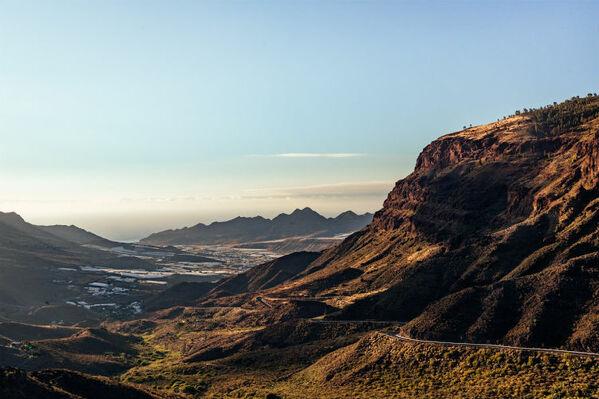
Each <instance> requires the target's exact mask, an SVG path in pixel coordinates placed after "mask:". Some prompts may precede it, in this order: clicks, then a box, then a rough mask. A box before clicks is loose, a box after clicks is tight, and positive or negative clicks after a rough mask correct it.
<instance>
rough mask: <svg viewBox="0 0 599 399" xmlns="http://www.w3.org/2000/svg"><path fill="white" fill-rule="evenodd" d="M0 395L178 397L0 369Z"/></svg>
mask: <svg viewBox="0 0 599 399" xmlns="http://www.w3.org/2000/svg"><path fill="white" fill-rule="evenodd" d="M0 396H2V397H3V398H10V399H29V398H47V399H79V398H88V399H92V398H98V399H100V398H123V397H127V398H131V399H155V398H179V397H180V396H176V395H174V394H173V395H168V394H164V393H160V394H158V393H156V392H152V391H151V390H149V389H144V388H140V387H137V386H132V385H129V384H122V383H118V382H115V381H113V380H110V379H108V378H104V377H94V376H90V375H86V374H82V373H78V372H75V371H69V370H61V369H57V370H43V371H23V370H19V369H14V368H0Z"/></svg>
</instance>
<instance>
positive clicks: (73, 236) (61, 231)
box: [37, 225, 122, 248]
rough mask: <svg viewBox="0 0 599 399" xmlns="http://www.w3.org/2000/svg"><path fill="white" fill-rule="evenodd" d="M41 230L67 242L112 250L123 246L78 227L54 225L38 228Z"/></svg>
mask: <svg viewBox="0 0 599 399" xmlns="http://www.w3.org/2000/svg"><path fill="white" fill-rule="evenodd" d="M37 227H38V228H39V229H40V230H43V231H45V232H47V233H50V234H52V235H55V236H57V237H60V238H62V239H64V240H67V241H72V242H75V243H77V244H81V245H96V246H100V247H105V248H112V247H116V246H119V245H122V244H120V243H118V242H114V241H110V240H107V239H105V238H103V237H100V236H98V235H96V234H94V233H90V232H89V231H87V230H84V229H82V228H80V227H77V226H73V225H71V226H65V225H54V226H37Z"/></svg>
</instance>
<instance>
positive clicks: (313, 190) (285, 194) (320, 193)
mask: <svg viewBox="0 0 599 399" xmlns="http://www.w3.org/2000/svg"><path fill="white" fill-rule="evenodd" d="M393 184H394V182H392V181H369V182H358V183H339V184H322V185H315V186H304V187H288V188H269V189H259V190H250V191H247V192H246V193H245V194H244V195H242V197H243V198H245V199H263V198H270V199H275V198H331V197H333V198H334V197H337V198H341V197H344V198H351V197H381V196H382V197H384V196H386V195H387V194H388V193H389V191H390V190H391V189H392V188H393Z"/></svg>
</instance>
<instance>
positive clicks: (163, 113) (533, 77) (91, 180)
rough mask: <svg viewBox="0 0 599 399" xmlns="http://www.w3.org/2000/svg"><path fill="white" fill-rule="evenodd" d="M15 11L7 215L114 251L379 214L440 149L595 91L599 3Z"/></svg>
mask: <svg viewBox="0 0 599 399" xmlns="http://www.w3.org/2000/svg"><path fill="white" fill-rule="evenodd" d="M0 9H1V11H2V12H1V13H0V33H1V35H0V46H1V47H2V49H3V52H2V54H0V61H1V62H0V87H2V89H1V90H0V118H1V120H2V121H3V130H2V144H3V145H2V147H1V148H0V178H1V179H2V182H3V192H2V193H0V210H1V211H6V212H8V211H15V212H17V213H19V214H20V215H22V216H23V217H24V218H25V219H26V220H28V221H30V222H32V223H36V224H75V225H78V226H80V227H83V228H85V229H88V230H90V231H93V232H95V233H97V234H100V235H103V236H106V237H107V238H112V239H117V240H127V241H130V240H135V239H138V238H141V237H143V236H145V235H147V234H149V233H151V232H155V231H158V230H162V229H166V228H177V227H182V226H189V225H192V224H195V223H198V222H211V221H215V220H226V219H230V218H232V217H235V216H239V215H241V216H255V215H263V216H266V217H272V216H274V215H276V214H279V213H281V212H290V211H292V210H293V209H295V208H303V207H306V206H309V207H311V208H313V209H315V210H316V211H318V212H319V213H322V214H324V215H326V216H333V215H336V214H338V213H340V212H342V211H345V210H353V211H355V212H359V213H363V212H366V211H368V212H374V211H376V210H378V209H380V207H381V206H382V202H383V200H384V199H385V197H386V195H387V193H388V191H389V190H390V189H391V187H392V186H393V184H394V182H395V181H397V180H398V179H400V178H402V177H404V176H405V175H407V174H408V173H410V172H411V171H412V169H413V167H414V164H415V161H416V157H417V156H418V153H419V152H420V151H421V150H422V148H423V147H424V146H425V145H427V144H428V143H429V142H431V141H432V140H433V139H435V138H437V137H439V136H441V135H443V134H445V133H449V132H453V131H457V130H460V129H461V128H462V126H464V125H469V124H473V125H477V124H481V123H487V122H493V121H495V120H496V119H498V118H501V117H503V116H504V115H509V114H511V113H513V112H514V111H515V110H516V109H522V108H523V107H537V106H541V105H545V104H549V103H552V102H553V101H562V100H564V99H566V98H570V97H572V96H575V95H580V96H584V95H586V93H588V92H596V91H598V90H597V84H598V81H597V71H598V70H599V55H598V54H595V55H594V56H589V54H588V49H589V48H595V49H596V48H599V27H598V26H597V23H596V16H597V15H598V13H599V4H597V3H596V2H592V1H580V2H574V3H572V2H559V1H544V2H538V1H531V2H511V1H507V2H468V1H456V2H445V1H430V2H343V3H338V2H277V3H274V2H264V1H255V2H236V3H230V4H229V3H223V2H194V1H181V2H177V3H176V4H171V3H165V2H159V1H144V2H141V1H128V2H96V3H92V2H71V1H58V2H52V3H49V2H42V1H22V2H21V1H20V2H9V3H4V4H3V5H2V6H1V8H0Z"/></svg>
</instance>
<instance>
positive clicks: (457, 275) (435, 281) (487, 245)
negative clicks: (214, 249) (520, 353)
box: [278, 97, 599, 350]
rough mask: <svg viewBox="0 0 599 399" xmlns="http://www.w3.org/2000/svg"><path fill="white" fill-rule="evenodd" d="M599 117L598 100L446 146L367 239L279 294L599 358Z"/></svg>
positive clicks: (356, 313)
mask: <svg viewBox="0 0 599 399" xmlns="http://www.w3.org/2000/svg"><path fill="white" fill-rule="evenodd" d="M598 117H599V98H597V97H589V98H584V99H576V100H572V101H570V102H567V103H564V104H561V105H559V106H557V107H552V108H548V109H544V110H541V111H535V112H532V113H527V114H524V115H519V116H514V117H511V118H508V119H506V120H503V121H500V122H497V123H492V124H489V125H484V126H478V127H474V128H470V129H467V130H465V131H462V132H458V133H453V134H449V135H446V136H443V137H441V138H439V139H438V140H435V141H434V142H432V143H431V144H429V145H428V146H427V147H426V148H425V149H424V151H423V152H422V154H421V155H420V156H419V157H418V161H417V164H416V168H415V170H414V172H413V173H412V174H410V175H409V176H407V177H406V178H405V179H403V180H400V181H398V182H397V184H396V185H395V187H394V189H393V190H392V191H391V193H390V194H389V196H388V198H387V200H386V201H385V203H384V205H383V209H381V210H380V211H379V212H377V213H376V214H375V216H374V220H373V222H372V223H371V224H370V225H369V226H368V227H366V228H365V229H363V230H361V231H360V232H358V233H355V234H353V235H352V236H350V237H349V238H348V239H347V240H345V242H343V243H342V244H340V245H339V246H337V247H335V248H332V249H331V250H329V251H327V252H325V253H324V254H323V255H322V256H321V257H320V258H319V259H317V260H316V261H315V262H313V263H312V265H311V266H310V267H309V268H308V269H307V270H306V272H304V274H303V276H301V277H300V278H298V279H297V281H295V282H294V283H293V284H288V285H286V286H284V287H279V288H278V292H279V293H290V292H294V293H303V294H305V295H311V296H316V295H337V296H341V297H343V298H344V301H345V302H344V303H346V304H347V305H345V306H344V307H343V309H342V310H341V311H340V313H339V315H338V317H340V318H346V319H347V318H360V319H363V318H372V317H374V318H380V319H397V320H403V321H409V323H408V325H407V326H406V327H405V330H406V332H408V333H410V334H412V335H414V336H418V337H428V338H433V337H434V338H450V339H464V340H466V339H468V340H477V341H489V342H495V341H501V342H505V343H510V344H519V345H547V346H561V345H564V346H568V347H572V348H579V349H580V348H584V349H588V348H593V349H595V350H598V349H599V341H598V340H597V339H596V338H598V337H599V267H598V265H599V228H598V226H599V225H598V222H599V197H598V194H599V186H598V183H599V180H598V174H599V160H598V156H599V119H598ZM347 270H352V273H347ZM340 276H345V277H342V278H341V281H340V279H339V278H340Z"/></svg>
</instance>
